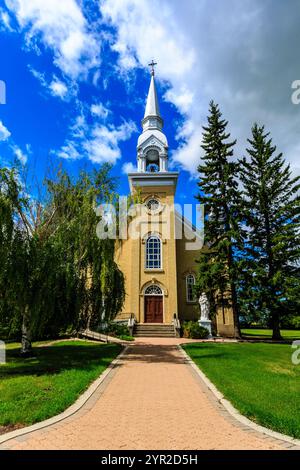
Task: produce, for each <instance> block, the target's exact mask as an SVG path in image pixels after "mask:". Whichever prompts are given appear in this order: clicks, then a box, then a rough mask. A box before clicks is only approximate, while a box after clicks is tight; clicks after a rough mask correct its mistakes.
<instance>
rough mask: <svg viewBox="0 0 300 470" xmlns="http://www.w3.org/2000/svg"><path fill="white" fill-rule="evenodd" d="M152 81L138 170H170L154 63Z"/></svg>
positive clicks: (139, 144)
mask: <svg viewBox="0 0 300 470" xmlns="http://www.w3.org/2000/svg"><path fill="white" fill-rule="evenodd" d="M149 65H151V66H152V70H151V81H150V87H149V92H148V97H147V103H146V108H145V114H144V119H143V120H142V127H143V132H142V134H141V135H140V137H139V139H138V145H137V151H138V172H142V173H143V172H151V173H152V172H154V173H155V172H166V171H168V168H167V165H168V141H167V138H166V136H165V134H164V133H163V132H162V127H163V120H162V118H161V115H160V111H159V103H158V97H157V91H156V85H155V78H154V75H155V74H154V65H156V64H155V63H154V62H153V61H152V63H151V64H149Z"/></svg>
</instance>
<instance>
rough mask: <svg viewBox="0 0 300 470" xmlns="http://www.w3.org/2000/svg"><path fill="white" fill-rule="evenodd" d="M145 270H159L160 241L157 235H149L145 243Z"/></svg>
mask: <svg viewBox="0 0 300 470" xmlns="http://www.w3.org/2000/svg"><path fill="white" fill-rule="evenodd" d="M145 267H146V269H160V268H161V240H160V238H159V237H158V236H157V235H150V237H149V238H148V239H147V242H146V263H145Z"/></svg>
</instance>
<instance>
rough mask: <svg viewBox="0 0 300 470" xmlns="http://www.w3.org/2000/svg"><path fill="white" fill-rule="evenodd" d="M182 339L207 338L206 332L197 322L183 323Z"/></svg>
mask: <svg viewBox="0 0 300 470" xmlns="http://www.w3.org/2000/svg"><path fill="white" fill-rule="evenodd" d="M182 329H183V336H184V338H192V339H205V338H207V337H208V334H209V332H208V330H207V329H206V328H204V327H203V326H200V325H199V323H198V322H197V321H188V322H184V323H183V325H182Z"/></svg>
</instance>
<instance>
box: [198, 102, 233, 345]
mask: <svg viewBox="0 0 300 470" xmlns="http://www.w3.org/2000/svg"><path fill="white" fill-rule="evenodd" d="M227 125H228V122H227V121H226V120H224V119H223V118H222V114H221V112H220V110H219V107H218V105H217V104H215V103H214V102H213V101H212V102H211V103H210V109H209V116H208V124H207V126H204V127H203V130H204V132H203V141H202V149H203V150H204V155H203V157H202V163H201V164H200V165H199V167H198V172H199V182H198V186H199V188H200V192H199V194H198V196H197V199H198V200H199V202H200V203H201V204H204V208H205V227H204V231H205V232H204V243H205V246H206V247H208V248H209V249H208V250H207V249H205V250H203V251H202V253H201V254H200V259H199V276H198V280H197V290H198V292H201V291H204V292H206V294H207V295H208V296H209V299H210V301H211V303H212V304H213V305H214V307H215V308H216V307H217V304H216V302H217V303H218V304H219V305H220V304H221V307H223V308H224V307H226V306H227V305H226V303H227V304H229V305H230V307H231V308H232V310H233V316H234V334H235V337H240V328H239V308H238V299H237V287H238V285H237V284H238V269H237V262H238V260H237V254H238V244H239V242H240V239H241V237H240V224H239V215H240V201H241V195H240V191H239V185H238V181H237V175H238V169H239V164H238V163H237V162H235V161H233V159H232V157H233V148H234V145H235V143H236V141H235V140H234V141H230V140H229V139H230V133H229V132H228V131H227ZM217 299H218V300H217Z"/></svg>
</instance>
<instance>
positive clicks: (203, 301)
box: [198, 292, 212, 339]
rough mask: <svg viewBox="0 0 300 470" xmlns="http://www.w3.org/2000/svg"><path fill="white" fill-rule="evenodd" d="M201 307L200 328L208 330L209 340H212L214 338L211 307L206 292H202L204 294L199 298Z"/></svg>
mask: <svg viewBox="0 0 300 470" xmlns="http://www.w3.org/2000/svg"><path fill="white" fill-rule="evenodd" d="M199 305H200V311H201V316H200V320H199V322H198V323H199V325H200V326H203V328H206V329H207V330H208V339H211V338H212V334H211V320H210V319H209V312H210V305H209V300H208V298H207V295H206V294H205V292H202V294H201V295H200V297H199Z"/></svg>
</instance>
